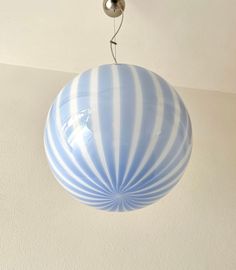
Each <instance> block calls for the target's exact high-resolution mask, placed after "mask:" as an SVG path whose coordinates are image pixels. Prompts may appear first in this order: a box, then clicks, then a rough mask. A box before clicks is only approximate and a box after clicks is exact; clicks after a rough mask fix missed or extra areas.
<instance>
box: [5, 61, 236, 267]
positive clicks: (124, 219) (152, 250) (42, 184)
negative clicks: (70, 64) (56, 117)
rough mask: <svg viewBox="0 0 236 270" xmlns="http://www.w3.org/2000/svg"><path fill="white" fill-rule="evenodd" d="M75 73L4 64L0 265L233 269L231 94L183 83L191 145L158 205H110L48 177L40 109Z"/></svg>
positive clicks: (235, 201)
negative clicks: (98, 204) (93, 204)
mask: <svg viewBox="0 0 236 270" xmlns="http://www.w3.org/2000/svg"><path fill="white" fill-rule="evenodd" d="M72 77H73V74H70V73H63V72H53V71H46V70H37V69H31V68H22V67H14V66H8V65H0V123H1V131H0V269H4V270H14V269H17V270H32V269H34V270H36V269H40V270H41V269H51V270H53V269H55V270H60V269H61V270H66V269H68V270H73V269H79V270H90V269H91V270H94V269H96V270H111V269H112V270H116V269H117V270H131V269H135V270H143V269H145V270H146V269H147V270H156V269H159V270H169V269H171V270H172V269H173V270H189V269H191V270H203V269H204V270H208V269H209V270H212V269H214V270H222V269H224V270H235V269H236V257H235V253H236V245H235V235H236V211H235V205H236V197H235V189H236V181H235V180H236V172H235V171H236V143H235V138H236V95H235V94H223V93H220V92H215V91H211V92H210V91H198V90H191V89H184V88H181V89H179V93H180V94H181V96H182V97H183V99H184V101H185V103H186V105H187V107H188V109H189V112H190V115H191V119H192V124H193V135H194V148H193V154H192V158H191V161H190V164H189V166H188V168H187V171H186V173H185V175H184V177H183V179H182V180H181V181H180V183H179V184H178V185H177V186H176V187H175V188H174V189H173V191H172V192H171V193H170V194H169V195H168V196H166V197H165V198H163V199H161V200H160V201H159V202H157V203H156V204H154V205H152V206H149V207H147V208H144V209H142V210H138V211H134V212H131V213H123V214H117V213H114V214H112V213H106V212H102V211H98V210H95V209H92V208H90V207H88V206H84V205H82V204H80V203H79V202H78V201H76V200H74V199H73V198H72V197H71V196H70V195H68V194H67V193H66V192H65V191H64V190H63V189H62V188H61V187H60V186H59V185H58V184H57V182H56V181H55V180H54V178H53V176H52V175H51V173H50V171H49V168H48V165H47V161H46V158H45V155H44V150H43V139H42V136H43V127H44V122H45V118H46V114H47V111H48V108H49V105H50V103H51V102H52V100H53V98H54V97H55V95H56V94H57V93H58V90H59V89H60V88H61V87H62V86H63V84H64V83H65V82H66V81H67V80H69V79H70V78H72Z"/></svg>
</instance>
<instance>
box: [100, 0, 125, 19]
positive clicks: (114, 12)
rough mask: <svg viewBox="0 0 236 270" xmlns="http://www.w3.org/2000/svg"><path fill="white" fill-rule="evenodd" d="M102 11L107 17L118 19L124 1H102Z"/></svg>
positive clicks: (123, 7)
mask: <svg viewBox="0 0 236 270" xmlns="http://www.w3.org/2000/svg"><path fill="white" fill-rule="evenodd" d="M103 10H104V12H105V13H106V15H108V16H109V17H112V18H116V17H119V16H120V15H121V14H122V13H123V11H124V10H125V1H124V0H104V1H103Z"/></svg>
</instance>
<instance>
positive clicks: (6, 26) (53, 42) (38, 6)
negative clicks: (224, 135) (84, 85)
mask: <svg viewBox="0 0 236 270" xmlns="http://www.w3.org/2000/svg"><path fill="white" fill-rule="evenodd" d="M0 4H1V9H0V62H2V63H8V64H14V65H22V66H31V67H41V68H45V69H53V70H61V71H67V72H78V73H79V72H80V71H82V70H84V69H87V68H89V67H93V66H96V65H100V64H103V63H110V62H112V58H111V55H110V51H109V43H108V41H109V39H110V37H111V36H112V34H113V20H112V19H110V18H108V17H106V16H105V15H104V14H103V10H102V0H96V1H78V0H70V1H65V0H56V1H55V0H51V1H46V0H41V1H32V0H21V1H13V0H9V1H1V0H0ZM126 6H127V8H126V13H125V23H124V26H123V28H122V31H121V32H120V34H119V37H118V43H119V44H118V45H119V46H118V61H120V62H127V63H132V64H137V65H141V66H144V67H146V68H149V69H151V70H153V71H155V72H156V73H159V74H160V75H161V76H163V77H165V78H166V79H167V80H168V81H170V82H172V84H174V85H176V86H185V87H188V88H198V89H207V90H219V91H225V92H235V93H236V87H235V85H236V76H235V74H236V35H235V25H236V16H235V10H236V1H235V0H192V1H187V0H179V1H175V0H167V1H162V2H160V1H156V0H150V1H148V4H147V1H141V0H126ZM117 23H118V22H117Z"/></svg>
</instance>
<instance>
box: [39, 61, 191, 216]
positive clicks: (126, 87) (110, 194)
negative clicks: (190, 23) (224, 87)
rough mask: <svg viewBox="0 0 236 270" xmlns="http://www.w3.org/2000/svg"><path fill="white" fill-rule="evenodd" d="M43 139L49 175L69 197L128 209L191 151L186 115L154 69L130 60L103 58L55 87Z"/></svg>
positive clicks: (160, 185)
mask: <svg viewBox="0 0 236 270" xmlns="http://www.w3.org/2000/svg"><path fill="white" fill-rule="evenodd" d="M44 143H45V149H46V155H47V158H48V161H49V164H50V168H51V170H52V172H53V174H54V175H55V177H56V179H57V180H58V181H59V183H60V184H61V185H62V186H63V187H64V188H65V189H66V190H68V191H69V192H70V193H71V194H72V195H73V196H75V197H76V198H78V199H79V200H80V201H81V202H82V203H85V204H87V205H90V206H93V207H96V208H98V209H102V210H107V211H130V210H134V209H138V208H142V207H144V206H147V205H149V204H152V203H154V202H155V201H157V200H158V199H160V198H161V197H163V196H164V195H166V194H167V193H168V192H169V191H170V190H171V189H172V188H173V187H174V186H175V185H176V183H177V182H178V181H179V179H180V178H181V176H182V175H183V172H184V169H185V167H186V165H187V163H188V161H189V158H190V155H191V149H192V131H191V122H190V119H189V115H188V112H187V110H186V108H185V106H184V104H183V102H182V100H181V98H180V97H179V96H178V94H177V93H176V91H175V90H174V89H173V88H172V87H171V86H170V85H169V84H168V83H167V82H166V81H165V80H164V79H162V78H161V77H160V76H158V75H156V74H154V73H152V72H150V71H148V70H146V69H144V68H141V67H138V66H133V65H126V64H118V65H115V64H114V65H102V66H99V67H97V68H93V69H90V70H88V71H85V72H83V73H81V74H80V75H78V76H77V77H75V78H74V79H73V80H72V81H71V82H69V83H68V84H67V85H66V86H65V87H64V88H63V89H62V90H61V92H60V93H59V94H58V96H57V98H56V100H55V101H54V103H53V104H52V106H51V109H50V111H49V113H48V118H47V123H46V128H45V136H44Z"/></svg>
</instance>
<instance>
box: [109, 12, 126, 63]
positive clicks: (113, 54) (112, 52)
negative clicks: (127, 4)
mask: <svg viewBox="0 0 236 270" xmlns="http://www.w3.org/2000/svg"><path fill="white" fill-rule="evenodd" d="M123 21H124V12H123V11H122V13H121V21H120V25H119V27H118V29H117V31H115V28H116V25H115V19H114V35H113V37H112V38H111V40H110V48H111V55H112V57H113V59H114V62H115V64H117V59H116V45H117V42H116V36H117V34H118V33H119V31H120V29H121V26H122V24H123ZM113 45H115V52H114V50H113Z"/></svg>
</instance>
